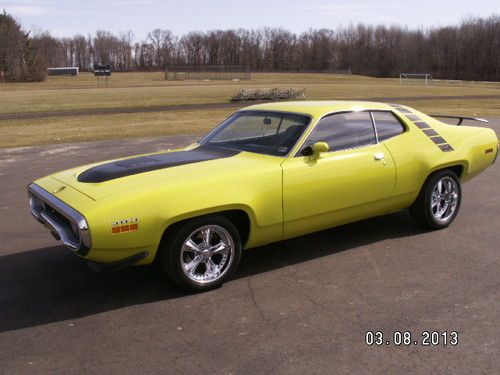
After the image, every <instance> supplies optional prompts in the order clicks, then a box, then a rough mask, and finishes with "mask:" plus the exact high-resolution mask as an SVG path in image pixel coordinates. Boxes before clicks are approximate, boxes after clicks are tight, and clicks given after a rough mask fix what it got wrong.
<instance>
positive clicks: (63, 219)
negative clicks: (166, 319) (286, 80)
mask: <svg viewBox="0 0 500 375" xmlns="http://www.w3.org/2000/svg"><path fill="white" fill-rule="evenodd" d="M441 117H443V116H441ZM436 118H438V116H434V117H431V116H428V115H425V114H423V113H421V112H418V111H416V110H414V109H411V108H409V107H406V106H402V105H398V104H383V103H369V102H350V101H328V102H326V101H323V102H307V101H305V102H282V103H268V104H259V105H254V106H250V107H247V108H244V109H242V110H240V111H238V112H236V113H235V114H233V115H232V116H231V117H229V118H228V119H227V120H225V121H224V122H222V123H221V124H220V125H219V126H218V127H216V128H215V129H214V130H213V131H211V132H210V133H208V134H207V135H206V136H205V137H203V138H202V139H200V140H199V141H198V142H197V143H195V144H192V145H190V146H188V147H186V148H183V149H179V150H173V151H165V152H158V153H154V154H146V155H140V156H133V157H129V158H124V159H119V160H111V161H107V162H101V163H96V164H92V165H86V166H82V167H78V168H74V169H70V170H67V171H63V172H58V173H55V174H52V175H50V176H47V177H44V178H41V179H39V180H36V181H35V182H33V183H32V184H30V185H29V186H28V194H29V202H30V208H31V212H32V214H33V216H34V217H35V218H36V219H37V220H38V221H40V222H41V223H42V224H44V225H45V226H46V227H47V228H48V229H49V230H50V231H51V232H52V234H53V235H54V237H56V238H57V239H60V240H62V242H63V243H64V244H65V245H66V246H68V247H69V248H71V249H72V250H73V251H74V252H75V253H76V254H78V255H80V256H81V257H84V258H86V259H87V260H88V261H89V264H90V265H91V267H92V268H94V269H96V270H98V271H111V270H116V269H120V268H122V267H124V266H128V265H133V264H137V265H142V264H149V263H152V262H153V261H156V262H157V263H158V264H159V265H160V266H161V267H162V268H163V269H164V270H165V272H166V273H167V274H168V276H169V277H170V278H171V279H172V280H173V281H174V282H175V283H177V284H179V285H180V286H181V287H183V288H186V289H189V290H195V291H201V290H207V289H211V288H214V287H216V286H219V285H221V284H222V283H223V282H224V281H225V280H227V279H228V278H229V277H230V276H231V274H232V273H233V272H234V271H235V270H236V268H237V266H238V263H239V260H240V255H241V251H242V249H243V248H246V249H247V248H252V247H256V246H261V245H265V244H268V243H271V242H275V241H281V240H284V239H288V238H291V237H295V236H300V235H303V234H306V233H311V232H314V231H319V230H322V229H325V228H329V227H333V226H337V225H341V224H345V223H349V222H353V221H357V220H362V219H366V218H369V217H373V216H378V215H384V214H387V213H391V212H395V211H398V210H403V209H407V208H408V209H409V210H410V212H411V215H412V216H413V218H414V219H415V221H416V222H417V223H418V224H420V225H422V226H425V227H428V228H432V229H440V228H444V227H447V226H448V225H449V224H450V223H451V222H452V221H453V220H454V219H455V216H456V215H457V213H458V210H459V208H460V201H461V188H460V184H461V183H462V182H465V181H467V180H469V179H471V178H473V177H474V176H476V175H477V174H479V173H481V172H482V171H483V170H485V169H486V168H487V167H488V166H490V165H491V164H492V163H493V162H494V161H495V159H496V157H497V155H498V138H497V136H496V134H495V132H494V131H493V130H491V129H487V128H480V127H469V126H454V125H448V124H445V123H443V122H440V121H438V120H437V119H436ZM458 119H459V120H460V122H462V121H463V120H464V119H466V118H464V117H458ZM304 251H307V249H304Z"/></svg>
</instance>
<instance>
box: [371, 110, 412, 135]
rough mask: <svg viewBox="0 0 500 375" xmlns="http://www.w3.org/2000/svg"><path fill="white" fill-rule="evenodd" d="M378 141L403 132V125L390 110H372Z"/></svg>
mask: <svg viewBox="0 0 500 375" xmlns="http://www.w3.org/2000/svg"><path fill="white" fill-rule="evenodd" d="M372 114H373V119H374V120H375V127H376V128H377V135H378V140H379V142H382V141H384V140H386V139H389V138H392V137H395V136H396V135H399V134H401V133H404V131H405V127H404V126H403V124H401V122H400V121H399V120H398V118H397V117H396V116H394V114H393V113H392V112H372Z"/></svg>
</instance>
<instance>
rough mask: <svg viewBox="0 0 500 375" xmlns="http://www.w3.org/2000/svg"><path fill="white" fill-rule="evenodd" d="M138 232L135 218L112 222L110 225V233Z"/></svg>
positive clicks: (137, 223)
mask: <svg viewBox="0 0 500 375" xmlns="http://www.w3.org/2000/svg"><path fill="white" fill-rule="evenodd" d="M138 230H139V222H138V220H137V218H136V217H134V218H131V219H123V220H118V221H113V222H112V223H111V233H112V234H119V233H126V232H136V231H138Z"/></svg>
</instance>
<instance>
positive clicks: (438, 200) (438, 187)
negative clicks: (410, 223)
mask: <svg viewBox="0 0 500 375" xmlns="http://www.w3.org/2000/svg"><path fill="white" fill-rule="evenodd" d="M458 196H459V190H458V184H457V183H456V182H455V180H454V179H453V178H451V177H449V176H445V177H443V178H441V179H440V180H439V181H438V182H437V183H436V184H435V185H434V189H433V190H432V196H431V202H430V203H431V212H432V215H433V216H434V219H436V221H439V222H447V221H448V220H449V219H450V217H452V215H453V214H454V213H455V209H456V208H457V203H458Z"/></svg>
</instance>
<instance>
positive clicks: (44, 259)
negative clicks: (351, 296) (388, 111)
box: [0, 212, 421, 332]
mask: <svg viewBox="0 0 500 375" xmlns="http://www.w3.org/2000/svg"><path fill="white" fill-rule="evenodd" d="M420 232H421V231H420V230H419V229H418V228H417V227H416V226H415V224H414V223H413V221H412V220H411V218H410V217H409V215H408V214H407V213H406V212H399V213H395V214H391V215H386V216H381V217H378V218H373V219H369V220H364V221H362V222H357V223H353V224H349V225H344V226H341V227H337V228H333V229H329V230H325V231H322V232H318V233H314V234H310V235H307V236H302V237H298V238H296V239H290V240H287V241H283V242H279V243H275V244H271V245H267V246H263V247H259V248H255V249H251V250H248V251H245V252H244V253H243V256H242V259H241V263H240V267H239V269H238V271H237V273H236V275H235V276H234V278H235V279H239V278H245V277H249V276H251V275H256V274H260V273H264V272H268V271H271V270H275V269H279V268H282V267H286V266H289V265H294V264H299V263H301V262H305V261H308V260H311V259H315V258H320V257H324V256H328V255H332V254H335V253H338V252H340V251H345V250H349V249H353V248H356V247H359V246H363V245H367V244H372V243H377V242H379V241H382V240H384V239H388V238H397V237H407V236H411V235H414V234H417V233H420ZM0 285H1V292H0V332H3V331H9V330H16V329H20V328H26V327H32V326H37V325H41V324H47V323H54V322H59V321H63V320H69V319H76V318H80V317H84V316H88V315H93V314H96V313H100V312H105V311H110V310H114V309H119V308H123V307H126V306H131V305H140V304H145V303H151V302H156V301H162V300H168V299H174V298H178V297H182V296H185V295H187V293H185V292H183V291H181V290H180V289H179V288H178V287H176V286H175V285H173V284H172V283H171V282H170V281H169V280H168V279H167V278H166V277H165V276H164V275H162V274H161V273H160V272H158V271H157V270H156V269H155V267H152V266H147V267H130V268H127V269H124V270H122V271H119V272H115V273H111V274H96V273H94V272H92V271H91V270H90V269H89V268H88V267H87V265H86V262H85V261H83V260H82V259H79V258H77V257H75V256H74V255H73V254H71V252H69V251H68V250H67V249H66V248H64V247H62V246H55V247H48V248H41V249H35V250H29V251H25V252H22V253H16V254H12V255H7V256H3V257H0Z"/></svg>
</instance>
